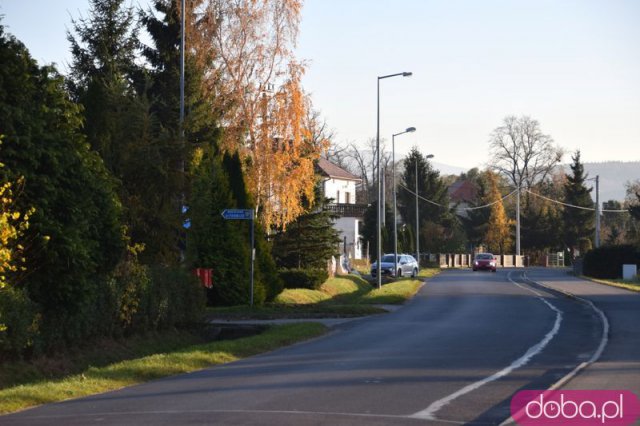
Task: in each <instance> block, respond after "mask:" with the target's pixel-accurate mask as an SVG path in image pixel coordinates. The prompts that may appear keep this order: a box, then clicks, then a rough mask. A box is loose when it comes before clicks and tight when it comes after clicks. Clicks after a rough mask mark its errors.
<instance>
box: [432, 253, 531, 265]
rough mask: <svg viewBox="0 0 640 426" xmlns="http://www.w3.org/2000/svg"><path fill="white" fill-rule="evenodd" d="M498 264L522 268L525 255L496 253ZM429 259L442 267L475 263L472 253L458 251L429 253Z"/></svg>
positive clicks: (524, 263)
mask: <svg viewBox="0 0 640 426" xmlns="http://www.w3.org/2000/svg"><path fill="white" fill-rule="evenodd" d="M494 259H495V260H496V266H498V267H502V268H522V267H524V266H526V259H525V256H516V255H515V254H496V255H494ZM429 260H430V261H432V262H435V263H436V264H437V265H440V267H441V268H465V267H470V266H471V264H472V263H473V255H472V254H457V253H446V254H444V253H439V254H432V255H429Z"/></svg>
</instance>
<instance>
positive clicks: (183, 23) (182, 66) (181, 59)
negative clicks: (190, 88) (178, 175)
mask: <svg viewBox="0 0 640 426" xmlns="http://www.w3.org/2000/svg"><path fill="white" fill-rule="evenodd" d="M186 1H187V0H182V16H181V18H182V25H181V29H180V129H181V132H182V133H181V135H182V136H184V129H183V128H182V125H183V123H184V47H185V42H184V36H185V28H184V27H185V22H186V20H185V9H186V8H185V3H186ZM183 143H184V140H183ZM182 168H183V170H182V171H183V172H184V160H183V162H182Z"/></svg>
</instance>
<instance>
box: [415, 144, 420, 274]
mask: <svg viewBox="0 0 640 426" xmlns="http://www.w3.org/2000/svg"><path fill="white" fill-rule="evenodd" d="M416 260H417V261H418V266H419V265H420V219H419V217H418V157H416Z"/></svg>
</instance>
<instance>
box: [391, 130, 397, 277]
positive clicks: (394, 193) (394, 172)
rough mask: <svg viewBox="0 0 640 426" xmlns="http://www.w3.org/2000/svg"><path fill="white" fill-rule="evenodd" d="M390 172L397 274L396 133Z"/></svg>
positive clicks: (393, 138) (394, 270)
mask: <svg viewBox="0 0 640 426" xmlns="http://www.w3.org/2000/svg"><path fill="white" fill-rule="evenodd" d="M391 174H392V176H393V179H392V187H393V273H394V274H396V278H397V275H398V220H397V218H396V135H391Z"/></svg>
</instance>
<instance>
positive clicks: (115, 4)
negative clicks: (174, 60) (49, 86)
mask: <svg viewBox="0 0 640 426" xmlns="http://www.w3.org/2000/svg"><path fill="white" fill-rule="evenodd" d="M123 4H124V0H91V9H90V16H89V18H87V19H80V20H77V21H73V25H74V32H75V36H74V34H71V33H69V34H68V36H67V37H68V39H69V41H70V43H71V46H72V49H71V51H72V54H73V62H72V67H71V75H70V80H69V87H70V88H71V92H72V94H73V96H74V98H75V99H76V100H77V101H78V102H80V103H81V104H82V105H83V107H84V108H83V115H84V121H85V125H84V127H83V131H84V133H85V135H86V137H87V141H88V142H89V143H90V144H91V146H92V147H93V148H94V149H95V150H96V151H97V152H99V153H100V156H101V157H102V159H103V161H104V163H105V165H106V166H107V168H108V169H109V171H110V172H111V173H112V174H113V175H114V176H115V178H116V179H117V182H118V187H117V188H118V193H119V196H120V199H121V200H122V202H123V205H124V213H125V223H126V225H127V229H128V233H129V234H130V236H131V240H132V244H134V245H135V244H140V243H142V244H143V245H144V247H145V250H144V251H143V252H142V253H141V255H140V256H141V259H142V260H143V261H144V262H145V263H168V264H172V263H176V262H177V261H178V258H179V253H178V244H179V236H180V226H181V217H180V207H179V200H180V196H181V195H180V189H181V188H180V187H179V184H180V182H181V177H182V175H183V174H182V173H181V171H180V170H178V168H177V166H176V164H177V163H179V160H177V159H176V155H177V153H176V144H175V143H174V141H173V140H172V139H171V137H170V136H169V135H168V134H167V132H165V131H164V130H163V123H161V122H160V121H159V120H158V118H157V117H156V116H155V115H154V114H153V112H152V111H151V107H152V104H151V103H150V102H149V100H148V97H147V93H146V86H147V85H149V81H148V78H147V76H146V72H145V71H144V70H142V69H141V68H140V67H138V66H137V65H136V63H135V58H136V55H137V52H138V50H139V45H140V43H139V41H138V24H137V23H136V22H135V20H134V18H135V16H134V12H133V9H132V8H126V7H124V6H123Z"/></svg>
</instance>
